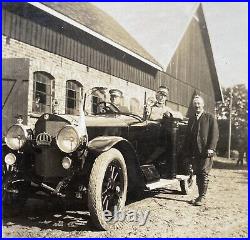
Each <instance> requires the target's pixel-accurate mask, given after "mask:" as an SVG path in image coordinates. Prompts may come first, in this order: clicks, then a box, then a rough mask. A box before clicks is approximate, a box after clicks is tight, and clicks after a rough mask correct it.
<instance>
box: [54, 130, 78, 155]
mask: <svg viewBox="0 0 250 240" xmlns="http://www.w3.org/2000/svg"><path fill="white" fill-rule="evenodd" d="M56 143H57V146H58V147H59V149H60V150H61V151H63V152H65V153H71V152H74V151H75V150H76V149H77V148H78V147H79V146H80V144H81V136H80V134H79V131H78V130H77V128H76V127H74V126H71V125H68V126H65V127H63V128H62V129H61V130H60V131H59V132H58V134H57V136H56Z"/></svg>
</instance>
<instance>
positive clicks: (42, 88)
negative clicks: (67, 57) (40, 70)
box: [36, 82, 46, 93]
mask: <svg viewBox="0 0 250 240" xmlns="http://www.w3.org/2000/svg"><path fill="white" fill-rule="evenodd" d="M36 90H37V91H39V92H44V93H46V85H45V84H43V83H40V82H37V83H36Z"/></svg>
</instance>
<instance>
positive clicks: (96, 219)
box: [88, 148, 128, 230]
mask: <svg viewBox="0 0 250 240" xmlns="http://www.w3.org/2000/svg"><path fill="white" fill-rule="evenodd" d="M127 186H128V177H127V168H126V163H125V160H124V158H123V156H122V154H121V152H120V151H118V150H117V149H114V148H111V149H110V150H109V151H107V152H104V153H102V154H101V155H99V156H98V157H97V158H96V160H95V163H94V165H93V167H92V170H91V174H90V180H89V188H88V207H89V211H90V216H91V219H92V221H93V223H94V224H95V226H96V227H97V228H99V229H104V230H108V229H113V228H117V227H119V226H120V225H121V224H122V223H121V222H119V221H116V220H117V219H116V216H115V213H116V212H117V211H122V210H123V209H124V207H125V202H126V197H127ZM107 214H109V215H107Z"/></svg>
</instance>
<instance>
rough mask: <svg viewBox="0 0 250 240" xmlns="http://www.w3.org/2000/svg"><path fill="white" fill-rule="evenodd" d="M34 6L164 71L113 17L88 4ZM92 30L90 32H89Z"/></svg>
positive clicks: (48, 3) (60, 3)
mask: <svg viewBox="0 0 250 240" xmlns="http://www.w3.org/2000/svg"><path fill="white" fill-rule="evenodd" d="M29 3H30V4H32V5H33V6H36V7H39V8H40V9H42V10H44V11H46V12H49V13H50V14H52V15H54V16H56V17H58V18H61V19H63V20H64V21H67V22H69V23H70V24H72V25H74V26H77V27H79V28H81V26H84V27H85V28H81V29H82V30H85V31H87V32H88V33H90V34H91V35H94V36H95V37H97V38H99V39H101V40H103V41H105V42H107V43H109V44H111V45H113V46H115V47H117V48H119V49H120V50H123V51H125V52H127V53H129V54H130V55H132V56H134V57H136V58H137V59H139V60H141V61H143V62H145V63H147V64H149V65H151V66H152V67H154V68H157V69H159V70H162V66H161V65H160V64H159V63H158V62H157V61H156V60H155V59H154V58H153V57H152V56H151V55H150V54H149V53H148V52H147V51H146V50H145V49H144V48H143V47H142V46H141V45H140V44H139V43H138V42H137V41H136V40H135V39H134V38H133V37H132V36H131V35H130V34H129V33H128V32H127V31H126V30H125V29H124V28H123V27H122V26H121V25H120V24H119V23H118V22H117V21H115V20H114V19H113V18H112V17H111V16H109V15H108V14H107V13H105V12H104V11H102V10H101V9H99V8H97V7H96V6H94V5H93V4H91V3H86V2H42V3H35V2H29ZM88 30H90V31H88Z"/></svg>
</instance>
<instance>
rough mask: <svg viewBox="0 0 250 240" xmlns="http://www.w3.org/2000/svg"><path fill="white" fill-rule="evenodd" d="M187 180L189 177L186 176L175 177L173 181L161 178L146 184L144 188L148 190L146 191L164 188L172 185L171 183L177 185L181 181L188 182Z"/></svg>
mask: <svg viewBox="0 0 250 240" xmlns="http://www.w3.org/2000/svg"><path fill="white" fill-rule="evenodd" d="M188 178H189V176H187V175H176V178H174V179H164V178H161V179H160V180H159V181H157V182H154V183H149V184H147V185H146V187H147V188H148V190H153V189H156V188H162V187H166V186H167V185H172V184H173V183H178V182H179V181H182V180H188Z"/></svg>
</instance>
